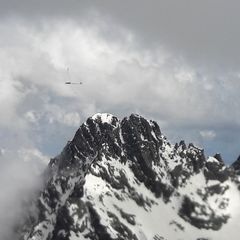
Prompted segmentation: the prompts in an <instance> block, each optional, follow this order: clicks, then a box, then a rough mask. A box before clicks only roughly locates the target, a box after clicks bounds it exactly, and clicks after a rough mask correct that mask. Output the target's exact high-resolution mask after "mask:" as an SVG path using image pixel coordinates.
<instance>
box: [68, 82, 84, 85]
mask: <svg viewBox="0 0 240 240" xmlns="http://www.w3.org/2000/svg"><path fill="white" fill-rule="evenodd" d="M65 84H80V85H81V84H83V83H82V82H65Z"/></svg>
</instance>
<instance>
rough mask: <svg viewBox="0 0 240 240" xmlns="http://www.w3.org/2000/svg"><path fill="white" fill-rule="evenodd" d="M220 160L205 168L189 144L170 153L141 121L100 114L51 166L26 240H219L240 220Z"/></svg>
mask: <svg viewBox="0 0 240 240" xmlns="http://www.w3.org/2000/svg"><path fill="white" fill-rule="evenodd" d="M216 157H217V158H214V157H212V158H208V159H207V160H206V158H205V156H204V151H203V149H200V148H197V147H195V146H194V145H193V144H189V145H186V144H185V142H184V141H181V142H180V143H179V144H175V145H172V144H171V143H170V142H169V141H168V140H167V138H166V137H165V136H164V135H163V134H162V133H161V130H160V128H159V126H158V124H157V123H156V122H155V121H152V120H147V119H145V118H143V117H142V116H140V115H137V114H131V115H130V116H129V117H125V118H123V119H122V120H119V119H118V118H117V117H115V116H113V115H111V114H108V113H97V114H95V115H94V116H93V117H90V118H88V119H87V121H86V122H85V123H84V124H82V125H81V126H80V128H79V129H78V130H77V132H76V134H75V136H74V138H73V140H72V141H70V142H69V143H68V144H67V145H66V147H65V148H64V150H63V151H62V153H61V154H60V155H59V156H57V157H55V158H53V159H52V160H51V162H50V164H49V166H48V171H47V173H48V174H47V177H46V181H45V182H46V183H45V186H44V188H43V190H42V191H41V192H40V194H39V197H38V199H37V200H36V206H35V207H36V208H37V209H38V211H37V212H38V215H37V216H36V214H35V215H34V216H30V217H29V219H31V221H30V222H29V219H28V221H27V223H26V224H25V225H24V227H23V229H24V230H23V231H22V236H23V238H22V239H24V240H35V239H38V240H47V239H49V240H80V239H88V240H97V239H100V240H101V239H102V240H106V239H107V240H113V239H114V240H117V239H122V240H125V239H126V240H129V239H132V240H142V239H144V240H145V239H151V240H152V239H173V240H175V239H176V232H177V234H178V236H179V239H186V240H190V239H191V240H192V239H208V238H211V239H221V236H222V235H221V234H222V232H221V230H222V228H223V226H224V225H225V224H228V219H229V218H233V219H231V220H232V221H238V220H239V219H237V218H236V219H235V218H234V216H236V214H235V215H234V214H233V212H232V211H233V208H232V206H239V209H240V196H239V193H238V191H239V190H238V187H239V183H238V181H237V180H236V177H235V175H234V173H233V172H232V170H231V169H230V168H228V167H227V166H225V165H224V163H223V162H220V160H219V159H220V158H219V157H218V156H216ZM233 195H234V196H235V197H234V198H233V199H232V198H231V196H233ZM234 219H235V220H234ZM149 223H150V224H149ZM185 229H188V231H186V232H185ZM189 229H190V231H192V233H191V234H189ZM230 229H234V227H232V228H231V226H230ZM213 231H219V232H220V233H221V234H218V235H214V234H213ZM216 236H217V237H216ZM223 236H225V237H226V236H227V234H225V235H224V234H223ZM223 239H224V238H223Z"/></svg>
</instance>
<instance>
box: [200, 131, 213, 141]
mask: <svg viewBox="0 0 240 240" xmlns="http://www.w3.org/2000/svg"><path fill="white" fill-rule="evenodd" d="M199 133H200V135H201V137H202V138H204V139H206V140H213V139H214V138H215V137H216V133H215V131H213V130H202V131H200V132H199Z"/></svg>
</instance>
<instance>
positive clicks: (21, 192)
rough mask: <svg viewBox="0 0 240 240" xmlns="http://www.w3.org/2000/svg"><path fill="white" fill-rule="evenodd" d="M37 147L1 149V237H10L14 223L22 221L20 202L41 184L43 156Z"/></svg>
mask: <svg viewBox="0 0 240 240" xmlns="http://www.w3.org/2000/svg"><path fill="white" fill-rule="evenodd" d="M47 158H48V157H46V156H43V155H42V154H41V153H40V152H39V151H38V150H37V149H21V150H18V151H15V152H13V151H8V149H5V150H4V154H1V155H0V164H1V174H0V188H1V194H0V237H1V239H13V238H14V236H12V229H13V227H14V224H17V223H19V222H20V221H21V219H20V216H21V214H23V203H24V202H25V201H27V200H28V198H29V197H30V196H31V194H33V193H34V191H36V189H38V188H39V187H40V186H41V178H40V173H42V171H43V169H44V168H45V167H46V162H45V161H46V159H47Z"/></svg>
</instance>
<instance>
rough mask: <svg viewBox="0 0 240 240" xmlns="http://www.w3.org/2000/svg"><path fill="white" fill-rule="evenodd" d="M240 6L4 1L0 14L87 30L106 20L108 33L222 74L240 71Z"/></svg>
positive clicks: (217, 1) (220, 2)
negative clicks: (123, 33) (119, 30)
mask: <svg viewBox="0 0 240 240" xmlns="http://www.w3.org/2000/svg"><path fill="white" fill-rule="evenodd" d="M239 5H240V3H239V2H238V1H235V0H230V1H227V2H226V1H224V0H212V1H197V2H196V1H190V0H180V1H177V2H176V1H173V0H170V1H163V0H160V1H155V0H150V1H142V0H140V1H139V0H133V1H124V2H123V1H109V0H102V1H76V0H70V1H62V0H60V1H56V0H53V1H45V0H44V1H41V2H39V3H38V2H33V1H27V0H25V1H21V2H19V1H1V2H0V6H1V7H0V9H1V15H2V16H3V17H7V16H22V17H24V18H27V19H39V18H41V19H49V18H52V19H54V18H55V19H56V18H57V19H61V18H62V19H67V18H68V19H75V20H79V21H81V22H84V23H85V24H88V23H89V22H94V21H95V22H100V21H102V19H104V21H106V22H107V25H108V27H111V26H113V25H116V26H124V27H125V28H128V29H130V30H131V31H132V32H134V34H136V35H137V36H138V38H139V40H140V41H139V42H141V43H142V44H144V46H145V47H146V48H149V47H150V46H151V45H152V46H154V47H155V46H159V45H162V46H164V47H167V48H168V49H169V51H173V52H175V53H177V54H178V55H180V56H184V57H185V58H187V59H188V60H189V61H191V63H195V64H196V66H197V67H199V68H203V69H206V70H208V71H209V70H210V69H211V68H214V70H215V71H219V72H221V71H226V70H231V69H233V68H234V69H235V70H238V65H239V61H240V59H239V56H240V54H239V47H238V43H239V40H240V30H239V27H238V21H239V13H238V9H239V7H240V6H239ZM113 29H114V27H113ZM106 31H107V30H106ZM113 32H114V31H113ZM105 33H106V32H104V33H103V34H104V35H105V37H114V34H112V31H109V32H108V34H107V35H106V34H105ZM209 68H210V69H209Z"/></svg>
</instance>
